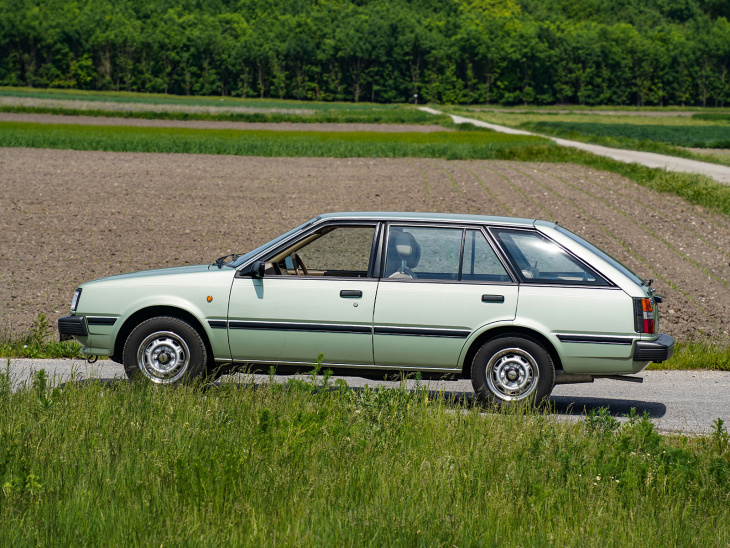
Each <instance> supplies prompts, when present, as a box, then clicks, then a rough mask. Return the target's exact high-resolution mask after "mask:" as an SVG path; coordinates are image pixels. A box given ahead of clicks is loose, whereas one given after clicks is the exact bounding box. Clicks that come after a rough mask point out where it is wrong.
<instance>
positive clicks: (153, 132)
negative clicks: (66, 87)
mask: <svg viewBox="0 0 730 548" xmlns="http://www.w3.org/2000/svg"><path fill="white" fill-rule="evenodd" d="M0 146H4V147H35V148H64V149H74V150H109V151H117V152H165V153H169V152H179V153H194V154H235V155H245V156H310V157H318V156H327V157H336V158H337V157H386V158H396V157H408V156H410V157H420V158H450V159H456V158H459V159H464V158H479V159H491V158H509V157H511V156H514V155H515V154H517V153H518V151H519V149H520V148H523V147H532V146H541V147H551V146H552V145H550V144H549V141H547V140H546V139H543V138H540V137H522V136H515V135H505V134H500V133H494V132H490V131H459V132H433V133H378V132H321V131H288V132H282V131H242V130H212V129H210V130H208V129H203V130H199V129H185V128H156V127H129V126H82V125H63V124H34V123H15V122H0Z"/></svg>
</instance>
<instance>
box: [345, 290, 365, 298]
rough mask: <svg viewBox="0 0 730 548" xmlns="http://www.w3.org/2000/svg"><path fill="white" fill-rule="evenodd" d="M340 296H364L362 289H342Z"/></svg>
mask: <svg viewBox="0 0 730 548" xmlns="http://www.w3.org/2000/svg"><path fill="white" fill-rule="evenodd" d="M340 297H354V298H356V299H359V298H361V297H362V291H360V290H359V289H343V290H342V291H340Z"/></svg>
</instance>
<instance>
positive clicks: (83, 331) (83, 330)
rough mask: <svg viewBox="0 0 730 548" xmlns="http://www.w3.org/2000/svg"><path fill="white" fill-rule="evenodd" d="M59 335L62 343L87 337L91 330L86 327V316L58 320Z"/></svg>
mask: <svg viewBox="0 0 730 548" xmlns="http://www.w3.org/2000/svg"><path fill="white" fill-rule="evenodd" d="M58 333H59V338H60V339H61V340H62V341H68V340H71V339H72V338H73V336H74V335H75V336H77V337H86V336H88V334H89V330H88V329H87V327H86V318H84V316H64V317H63V318H59V319H58Z"/></svg>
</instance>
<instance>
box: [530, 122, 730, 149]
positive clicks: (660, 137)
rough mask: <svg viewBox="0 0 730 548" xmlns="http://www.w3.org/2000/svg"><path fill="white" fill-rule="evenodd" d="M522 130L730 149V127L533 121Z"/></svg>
mask: <svg viewBox="0 0 730 548" xmlns="http://www.w3.org/2000/svg"><path fill="white" fill-rule="evenodd" d="M521 127H524V128H525V129H529V130H530V131H534V132H536V133H540V132H542V133H552V134H559V135H561V136H570V135H572V134H574V133H575V134H578V135H590V136H596V137H609V138H627V139H633V140H636V141H655V142H660V143H666V144H668V145H674V146H680V147H697V148H730V127H728V126H727V125H705V126H689V125H682V126H669V125H656V124H644V125H639V124H618V123H576V122H533V123H529V124H522V125H521Z"/></svg>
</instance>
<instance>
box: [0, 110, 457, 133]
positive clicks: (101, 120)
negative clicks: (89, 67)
mask: <svg viewBox="0 0 730 548" xmlns="http://www.w3.org/2000/svg"><path fill="white" fill-rule="evenodd" d="M0 122H32V123H36V124H83V125H87V126H135V127H177V128H193V129H239V130H262V129H265V130H270V131H377V132H384V133H408V132H411V133H431V132H434V131H454V130H453V129H448V128H445V127H442V126H439V125H433V126H421V125H415V124H411V125H408V124H320V123H313V124H306V123H291V122H281V123H258V122H256V123H251V122H218V121H205V120H145V119H141V118H113V117H106V116H63V115H58V114H16V113H14V112H0Z"/></svg>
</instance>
